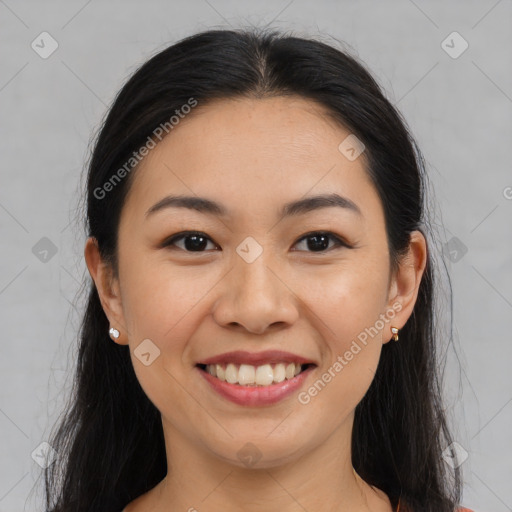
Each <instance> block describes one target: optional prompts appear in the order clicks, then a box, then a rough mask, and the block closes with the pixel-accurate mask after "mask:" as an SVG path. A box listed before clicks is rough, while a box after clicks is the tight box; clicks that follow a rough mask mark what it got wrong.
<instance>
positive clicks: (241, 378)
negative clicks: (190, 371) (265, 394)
mask: <svg viewBox="0 0 512 512" xmlns="http://www.w3.org/2000/svg"><path fill="white" fill-rule="evenodd" d="M206 371H207V372H208V373H209V374H210V375H212V376H213V377H217V378H218V379H219V380H222V381H226V382H229V383H230V384H239V385H241V386H270V385H271V384H277V383H279V382H283V381H284V380H285V379H286V380H290V379H293V377H295V376H296V375H298V374H299V373H300V372H301V371H302V365H300V364H295V363H288V364H287V363H278V364H274V365H271V364H264V365H262V366H252V365H250V364H241V365H235V364H233V363H229V364H228V365H223V364H207V365H206Z"/></svg>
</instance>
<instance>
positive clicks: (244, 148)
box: [127, 97, 377, 215]
mask: <svg viewBox="0 0 512 512" xmlns="http://www.w3.org/2000/svg"><path fill="white" fill-rule="evenodd" d="M348 135H350V132H349V131H348V130H347V129H345V128H344V127H343V126H341V125H339V124H338V123H336V122H334V120H333V119H332V118H331V117H330V116H329V115H328V112H327V110H326V109H325V108H324V107H323V106H321V105H319V104H317V103H316V102H313V101H311V100H308V99H304V98H300V97H273V98H266V99H248V98H236V99H227V100H216V101H214V102H211V103H209V104H207V105H203V106H201V104H199V105H198V106H197V107H195V108H194V109H193V110H192V112H191V114H189V115H188V116H184V118H183V119H181V120H180V122H179V124H178V125H177V126H175V127H174V129H173V131H172V132H171V133H170V134H169V135H168V136H167V137H166V138H164V139H163V141H162V142H160V143H159V144H157V145H156V147H155V148H154V149H153V150H151V152H150V153H149V154H148V155H147V156H146V157H145V158H144V160H143V161H142V162H141V164H140V165H139V168H138V169H137V170H136V171H135V177H134V178H135V179H134V182H133V183H132V187H131V190H130V193H129V197H128V198H127V203H128V202H131V203H132V204H131V207H130V209H129V210H130V211H131V212H132V211H134V210H136V209H138V208H139V207H140V208H141V209H142V208H145V209H144V212H143V213H145V212H146V211H147V209H148V208H150V207H151V206H152V205H153V204H154V203H155V202H157V201H158V200H160V199H162V198H163V197H164V196H165V195H166V193H171V192H172V193H180V194H186V195H199V196H208V197H210V198H212V199H215V198H217V199H218V200H219V202H223V203H224V204H226V203H227V206H228V208H229V205H230V204H231V205H232V206H233V212H235V213H238V214H239V215H243V211H247V209H248V208H249V207H251V206H252V207H253V210H252V212H251V213H256V214H257V213H261V212H263V211H268V209H269V208H270V204H272V205H274V206H272V208H273V209H274V210H275V209H276V206H275V205H276V203H279V205H280V204H282V203H285V202H287V201H290V200H294V199H297V198H300V197H302V196H305V195H309V193H322V192H329V191H330V192H332V191H335V192H337V193H339V194H340V195H343V196H346V197H349V198H350V199H352V200H353V201H354V202H363V203H368V197H367V196H368V194H369V195H372V196H373V200H375V199H377V198H376V195H375V194H376V193H375V190H374V189H373V185H372V183H371V181H370V179H369V177H368V175H367V172H366V170H365V162H364V154H363V155H361V157H359V158H357V159H356V160H354V161H349V160H348V159H347V158H346V157H345V156H344V155H343V154H341V153H340V151H339V149H338V146H339V145H340V143H341V142H342V141H343V140H344V139H345V138H346V137H347V136H348Z"/></svg>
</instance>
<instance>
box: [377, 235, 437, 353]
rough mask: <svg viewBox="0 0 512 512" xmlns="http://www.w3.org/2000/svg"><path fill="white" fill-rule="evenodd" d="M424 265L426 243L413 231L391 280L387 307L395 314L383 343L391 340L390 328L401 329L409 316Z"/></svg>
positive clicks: (416, 295) (425, 260) (421, 236)
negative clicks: (406, 250) (407, 246)
mask: <svg viewBox="0 0 512 512" xmlns="http://www.w3.org/2000/svg"><path fill="white" fill-rule="evenodd" d="M426 264H427V242H426V240H425V237H424V236H423V234H422V233H421V232H420V231H413V232H412V233H411V236H410V242H409V250H408V252H407V254H406V255H405V256H404V257H403V258H402V260H401V261H400V264H399V268H398V269H397V271H396V272H395V275H394V276H393V277H392V279H391V284H390V287H389V295H388V303H387V307H388V308H389V309H394V310H395V311H397V313H396V315H395V316H394V318H393V319H392V320H391V321H390V323H389V325H390V327H389V338H388V337H387V334H385V335H383V343H387V342H389V341H390V340H391V339H392V333H391V326H393V327H398V329H401V328H402V327H403V326H404V325H405V324H406V323H407V320H408V319H409V317H410V316H411V314H412V312H413V310H414V305H415V304H416V299H417V298H418V290H419V287H420V283H421V279H422V277H423V273H424V271H425V267H426ZM399 334H400V333H399Z"/></svg>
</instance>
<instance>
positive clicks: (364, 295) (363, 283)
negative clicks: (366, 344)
mask: <svg viewBox="0 0 512 512" xmlns="http://www.w3.org/2000/svg"><path fill="white" fill-rule="evenodd" d="M386 285H387V274H386V273H385V269H384V268H377V267H376V266H368V265H366V266H363V265H362V264H361V265H357V264H355V263H352V262H351V264H350V265H348V264H347V265H340V266H339V268H338V269H336V270H333V269H331V270H330V271H329V272H324V273H323V274H322V275H321V274H316V275H311V276H310V277H309V278H308V280H307V282H306V283H305V286H304V288H303V289H304V290H305V291H304V294H305V295H304V297H303V298H304V301H305V302H306V303H307V304H308V307H310V308H311V310H312V311H313V312H314V313H315V314H316V315H317V316H318V318H319V319H320V320H321V323H320V324H323V329H322V332H325V334H326V339H330V340H332V344H333V347H336V348H337V352H338V353H340V352H344V351H345V350H346V347H347V346H349V345H350V342H351V341H352V340H353V339H355V338H357V336H358V335H359V334H360V333H362V332H366V331H365V330H366V329H368V328H371V327H372V326H374V325H375V322H376V320H377V319H378V318H379V315H380V313H381V312H382V311H383V307H384V305H385V303H386V294H387V289H386ZM361 337H362V338H364V336H361Z"/></svg>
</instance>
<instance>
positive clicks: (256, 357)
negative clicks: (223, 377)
mask: <svg viewBox="0 0 512 512" xmlns="http://www.w3.org/2000/svg"><path fill="white" fill-rule="evenodd" d="M224 363H233V364H250V365H253V366H259V365H262V364H273V363H300V364H315V363H314V362H313V361H311V360H310V359H306V358H305V357H302V356H299V355H297V354H292V353H291V352H284V351H282V350H265V351H264V352H247V351H245V350H235V351H233V352H226V353H224V354H219V355H217V356H213V357H209V358H208V359H203V360H201V361H199V362H198V363H197V364H224Z"/></svg>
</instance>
